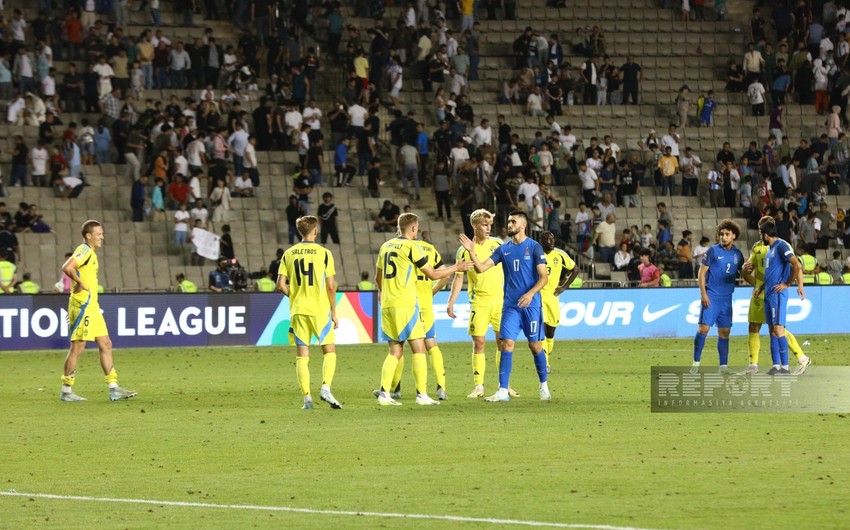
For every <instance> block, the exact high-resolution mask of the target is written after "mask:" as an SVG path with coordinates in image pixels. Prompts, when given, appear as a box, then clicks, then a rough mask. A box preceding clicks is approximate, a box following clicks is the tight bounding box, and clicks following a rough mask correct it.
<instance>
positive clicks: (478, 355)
mask: <svg viewBox="0 0 850 530" xmlns="http://www.w3.org/2000/svg"><path fill="white" fill-rule="evenodd" d="M469 222H470V224H472V229H473V231H474V237H473V243H474V244H475V254H476V255H478V258H479V259H481V260H486V259H487V258H489V257H490V255H491V254H493V252H494V251H495V250H496V249H497V248H499V247H500V246H501V245H502V240H501V239H497V238H495V237H490V231H491V230H492V228H493V214H492V213H490V212H488V211H487V210H484V209H479V210H475V211H474V212H472V214H471V215H470V216H469ZM461 260H464V261H471V259H470V257H469V252H467V251H466V249H464V248H463V247H460V248H458V250H457V261H461ZM466 274H467V280H468V284H469V285H468V287H467V290H468V291H469V303H470V313H469V329H468V331H467V333H468V334H469V335H470V336H471V337H472V380H473V383H474V384H475V388H473V390H472V392H471V393H470V394H469V395H468V396H466V397H469V398H480V397H484V372H485V370H486V368H487V360H486V359H487V358H486V355H485V354H486V352H485V346H486V335H487V327H488V326H492V327H493V332H494V333H495V334H496V348H497V350H496V351H497V352H499V351H501V349H502V343H501V340H500V339H499V326H500V325H501V322H502V300H503V297H504V288H505V274H504V272H503V271H502V268H501V267H492V268H491V269H490V270H488V271H487V272H484V273H477V272H475V269H474V268H472V269H469V270H468V271H467V273H466ZM462 288H463V274H455V278H454V281H453V282H452V292H451V294H450V295H449V302H448V304H447V306H446V313H448V315H449V316H450V317H451V318H456V317H457V315H456V314H455V312H454V303H455V301H456V300H457V297H458V295H459V294H460V290H461V289H462ZM497 356H498V353H497ZM498 364H499V363H498V361H497V362H496V365H497V366H498ZM512 392H513V391H512ZM516 396H517V394H516V393H515V392H514V393H513V394H512V395H511V397H516Z"/></svg>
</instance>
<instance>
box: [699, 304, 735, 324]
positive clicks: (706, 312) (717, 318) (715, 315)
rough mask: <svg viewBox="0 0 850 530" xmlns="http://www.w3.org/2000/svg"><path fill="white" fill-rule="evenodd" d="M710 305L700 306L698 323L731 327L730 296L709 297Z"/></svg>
mask: <svg viewBox="0 0 850 530" xmlns="http://www.w3.org/2000/svg"><path fill="white" fill-rule="evenodd" d="M709 299H710V300H711V305H710V306H708V307H702V306H700V310H699V323H700V324H704V325H706V326H708V327H711V326H717V327H718V328H724V329H725V328H731V327H732V297H731V296H730V297H728V298H723V299H719V300H718V299H716V298H709Z"/></svg>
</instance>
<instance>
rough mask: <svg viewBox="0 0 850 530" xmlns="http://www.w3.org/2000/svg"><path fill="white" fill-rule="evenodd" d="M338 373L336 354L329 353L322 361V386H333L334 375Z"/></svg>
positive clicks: (333, 352)
mask: <svg viewBox="0 0 850 530" xmlns="http://www.w3.org/2000/svg"><path fill="white" fill-rule="evenodd" d="M335 372H336V352H335V351H329V352H328V353H326V354H325V355H324V360H323V361H322V384H323V385H328V386H331V385H332V384H333V382H334V373H335Z"/></svg>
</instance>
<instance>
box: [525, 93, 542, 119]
mask: <svg viewBox="0 0 850 530" xmlns="http://www.w3.org/2000/svg"><path fill="white" fill-rule="evenodd" d="M525 108H526V111H527V112H528V115H529V116H545V115H546V111H544V110H543V98H542V97H540V87H539V86H535V87H534V91H533V92H532V93H531V94H529V95H528V103H526V107H525Z"/></svg>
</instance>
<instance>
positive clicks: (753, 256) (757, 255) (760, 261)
mask: <svg viewBox="0 0 850 530" xmlns="http://www.w3.org/2000/svg"><path fill="white" fill-rule="evenodd" d="M769 249H770V247H769V246H768V245H765V244H764V241H756V243H755V245H753V248H752V250H750V259H749V260H748V261H749V262H750V263H752V264H753V276H754V277H755V279H756V284H755V285H753V288H755V289H759V288H761V287H763V286H764V256H765V254H767V251H768V250H769ZM758 297H759V298H761V299H764V291H763V290H762V291H761V292H759V296H758Z"/></svg>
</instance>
